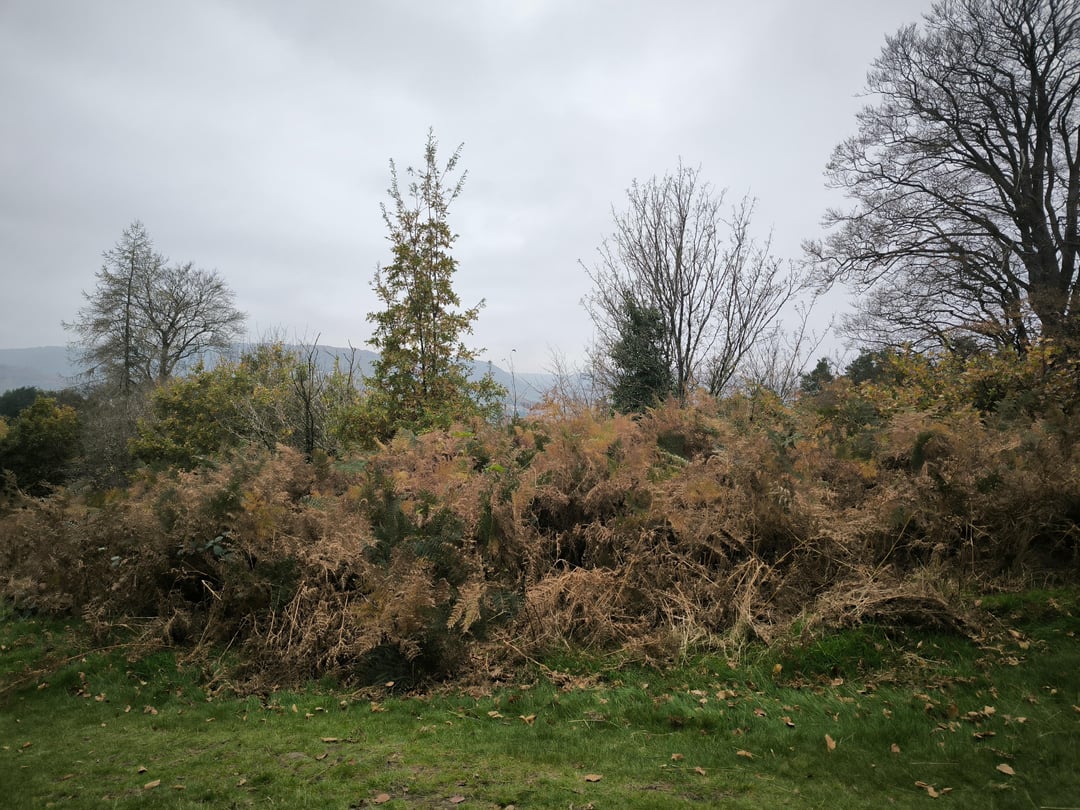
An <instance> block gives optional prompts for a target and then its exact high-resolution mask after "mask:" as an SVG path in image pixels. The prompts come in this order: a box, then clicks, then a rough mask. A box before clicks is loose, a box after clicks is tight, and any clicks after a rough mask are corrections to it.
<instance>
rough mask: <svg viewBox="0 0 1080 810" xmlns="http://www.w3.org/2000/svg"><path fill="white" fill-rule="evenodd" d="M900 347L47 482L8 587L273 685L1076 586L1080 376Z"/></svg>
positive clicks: (387, 677) (648, 655) (914, 612)
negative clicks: (1002, 587)
mask: <svg viewBox="0 0 1080 810" xmlns="http://www.w3.org/2000/svg"><path fill="white" fill-rule="evenodd" d="M883 362H884V361H883ZM889 362H892V363H895V365H894V366H891V369H892V370H891V371H890V374H889V375H885V376H884V377H882V378H880V379H877V380H868V381H866V382H863V383H860V384H853V383H852V382H851V381H850V380H849V379H846V378H841V379H839V380H836V381H833V382H826V383H823V384H822V385H821V386H820V389H819V390H818V391H817V393H814V394H813V395H812V396H804V397H803V398H802V399H801V400H800V401H799V402H797V403H796V404H794V405H788V404H785V403H783V402H781V401H780V400H779V399H778V398H776V397H775V396H773V395H771V394H769V393H768V392H766V391H757V392H753V393H749V394H743V395H739V396H735V397H731V398H728V399H725V400H722V401H719V402H718V401H714V400H713V399H711V398H709V397H706V396H698V397H692V398H691V399H690V401H688V402H687V403H686V404H685V405H683V406H679V405H677V404H676V403H674V402H671V403H668V404H666V405H663V406H661V407H657V408H655V409H652V410H648V411H646V412H645V413H644V414H641V415H639V416H637V417H630V416H622V415H616V416H611V415H610V414H609V413H608V412H606V411H602V410H597V409H590V408H587V407H572V408H571V407H562V406H560V404H559V403H558V402H551V403H548V405H547V406H546V407H545V408H544V409H541V410H539V411H538V412H537V413H536V414H534V415H533V416H532V417H531V418H529V419H525V420H519V421H516V422H515V423H513V424H511V425H506V426H493V425H491V424H490V423H487V422H483V421H481V420H477V421H475V422H473V423H469V424H456V425H453V426H451V427H450V428H449V429H447V430H433V431H429V432H427V433H423V434H420V435H415V434H413V433H411V432H408V431H398V433H397V435H396V436H395V438H394V439H393V440H391V441H390V442H389V443H387V444H385V445H380V446H377V447H376V448H375V449H372V450H370V451H366V452H363V453H360V454H358V455H356V456H354V457H351V458H348V459H340V460H337V461H334V462H327V461H325V460H324V461H323V462H322V463H315V464H313V463H310V462H308V461H307V460H306V457H305V455H304V454H303V453H301V452H300V451H298V450H294V449H290V448H287V447H284V446H278V447H277V448H276V449H269V448H268V447H266V446H265V445H263V446H262V447H259V446H258V445H257V444H248V445H246V446H243V445H242V446H240V447H239V448H238V449H236V450H233V451H231V454H228V455H220V454H219V455H217V456H216V457H211V458H212V459H216V460H213V461H212V463H208V464H204V466H202V467H200V468H198V469H196V470H193V471H188V472H184V471H178V470H165V471H159V472H151V471H144V472H143V473H142V474H141V475H140V476H138V477H137V478H136V480H135V481H134V482H133V483H132V484H131V486H129V487H128V488H127V489H124V490H112V491H110V492H109V493H107V494H106V495H105V496H98V497H97V498H96V499H95V501H94V504H95V506H94V507H93V508H91V507H89V506H87V505H86V504H85V503H84V502H83V501H81V500H80V499H79V498H77V497H75V496H74V495H72V494H69V493H63V492H60V493H57V494H55V495H53V496H51V497H49V498H47V499H45V500H34V499H29V498H21V499H17V502H16V503H14V504H12V505H11V506H9V508H8V510H7V514H6V515H5V516H4V517H3V518H2V521H3V522H2V524H0V532H2V533H3V536H4V537H5V539H6V542H5V544H4V545H3V547H2V549H0V572H2V575H3V580H2V593H3V595H4V597H5V598H6V599H8V600H9V601H11V602H13V603H14V604H15V605H16V606H17V607H18V608H20V609H24V610H30V609H36V610H42V611H51V612H81V613H83V614H84V615H85V616H87V617H88V618H90V619H91V620H92V621H94V622H95V623H96V624H97V626H100V627H101V628H102V629H108V628H109V627H112V626H115V625H117V624H126V625H128V626H132V627H136V626H137V627H139V628H141V629H142V637H143V639H144V640H146V641H148V642H153V643H165V644H180V645H186V646H188V647H190V649H191V651H192V654H193V655H195V654H209V653H210V652H211V651H212V650H215V649H217V648H218V647H220V646H222V645H227V646H228V647H229V649H230V650H231V651H232V652H233V653H236V654H237V663H236V665H235V666H234V667H233V668H232V669H231V670H230V671H229V672H230V677H232V678H234V679H236V682H237V683H243V684H247V685H248V686H249V687H251V688H259V687H265V686H267V685H271V684H280V683H288V682H297V681H302V680H305V679H308V678H317V677H322V676H333V677H335V678H338V679H340V680H342V681H344V682H350V683H383V682H387V681H395V682H396V683H398V684H402V685H406V684H411V683H416V682H418V681H420V680H423V679H427V678H447V677H460V676H464V675H470V674H474V673H479V674H482V675H487V676H493V675H495V674H497V673H498V672H500V671H502V668H503V667H504V666H505V664H506V662H513V661H521V660H524V659H525V658H526V657H535V656H537V655H540V654H542V653H544V652H545V651H550V650H552V649H555V648H558V647H562V646H563V645H566V644H570V645H584V646H589V647H594V648H597V649H605V650H607V649H611V650H616V649H617V650H621V651H622V652H623V654H625V655H631V656H636V657H638V658H640V659H659V658H664V657H667V656H671V655H674V654H677V653H679V652H681V651H682V650H684V649H686V647H687V646H688V645H700V644H706V645H708V644H716V643H724V639H731V638H732V634H734V636H735V637H740V636H741V637H747V636H755V637H758V638H761V639H764V640H772V639H777V638H784V637H787V636H788V635H789V633H790V630H791V628H792V627H795V626H798V627H801V628H803V629H804V630H807V629H813V628H814V627H815V626H818V625H820V624H821V623H832V624H837V623H838V624H854V623H858V622H861V621H865V620H868V619H874V620H876V621H886V622H887V621H920V622H928V621H929V622H933V623H935V624H938V625H942V626H947V627H950V628H953V629H956V628H961V629H962V628H963V627H965V624H964V620H963V618H962V617H960V616H958V615H956V614H955V612H954V610H953V608H952V607H951V605H950V602H949V600H948V599H947V598H946V597H947V594H946V593H945V592H944V591H943V588H946V587H949V583H950V582H953V583H958V582H961V581H962V580H963V579H964V578H980V579H982V578H988V577H1001V576H1015V575H1017V574H1020V573H1023V572H1027V573H1028V575H1030V574H1031V573H1032V572H1038V573H1040V574H1041V575H1042V576H1046V577H1068V576H1075V574H1076V573H1077V571H1078V569H1080V543H1078V536H1080V535H1078V532H1077V522H1078V519H1080V458H1078V443H1077V441H1076V437H1077V436H1080V414H1077V413H1076V411H1075V409H1074V408H1073V407H1072V406H1071V401H1070V400H1069V399H1068V398H1067V397H1065V396H1064V394H1063V392H1064V391H1066V390H1067V383H1068V381H1069V380H1070V379H1071V377H1070V375H1072V374H1073V368H1072V366H1071V365H1070V364H1068V363H1061V362H1060V361H1059V360H1057V359H1055V358H1053V357H1052V356H1051V357H1040V356H1038V354H1037V352H1034V351H1033V352H1032V353H1031V354H1030V355H1029V356H1028V357H1027V358H1025V359H1024V360H1022V361H1016V362H1014V363H1013V364H1008V363H1005V362H1004V361H1001V360H997V359H993V360H990V361H987V360H986V359H984V358H972V359H970V360H968V361H964V363H963V364H961V365H955V363H957V362H958V361H955V360H951V359H946V360H944V361H940V362H936V363H931V362H926V361H924V360H923V359H919V358H912V357H906V356H902V355H898V356H896V357H895V358H893V360H890V361H889ZM881 379H892V380H894V383H888V382H882V381H881ZM990 390H993V394H992V396H987V397H985V398H983V399H978V401H976V400H977V397H976V396H974V393H975V392H978V391H982V392H986V391H990ZM42 538H49V542H47V543H43V542H42ZM140 617H141V618H140Z"/></svg>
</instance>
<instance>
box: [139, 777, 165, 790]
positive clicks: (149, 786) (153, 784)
mask: <svg viewBox="0 0 1080 810" xmlns="http://www.w3.org/2000/svg"><path fill="white" fill-rule="evenodd" d="M160 784H161V780H160V779H155V780H154V781H153V782H147V783H146V784H145V785H143V790H153V789H154V788H156V787H157V786H158V785H160Z"/></svg>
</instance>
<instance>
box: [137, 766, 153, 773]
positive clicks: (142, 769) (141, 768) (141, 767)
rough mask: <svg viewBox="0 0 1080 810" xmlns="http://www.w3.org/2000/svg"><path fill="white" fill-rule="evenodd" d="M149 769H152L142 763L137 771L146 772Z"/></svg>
mask: <svg viewBox="0 0 1080 810" xmlns="http://www.w3.org/2000/svg"><path fill="white" fill-rule="evenodd" d="M148 770H150V769H149V768H147V767H146V766H145V765H140V766H139V767H138V769H137V770H136V773H146V772H147V771H148Z"/></svg>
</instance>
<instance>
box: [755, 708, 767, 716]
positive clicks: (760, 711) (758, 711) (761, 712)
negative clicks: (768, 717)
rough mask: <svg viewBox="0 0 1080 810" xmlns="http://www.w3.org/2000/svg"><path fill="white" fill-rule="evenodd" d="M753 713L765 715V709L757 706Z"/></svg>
mask: <svg viewBox="0 0 1080 810" xmlns="http://www.w3.org/2000/svg"><path fill="white" fill-rule="evenodd" d="M754 714H756V715H757V716H758V717H764V716H765V710H764V709H762V708H761V707H758V708H756V709H754Z"/></svg>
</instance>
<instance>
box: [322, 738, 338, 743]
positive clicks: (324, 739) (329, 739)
mask: <svg viewBox="0 0 1080 810" xmlns="http://www.w3.org/2000/svg"><path fill="white" fill-rule="evenodd" d="M319 739H320V740H322V741H323V742H324V743H336V742H341V738H340V737H320V738H319Z"/></svg>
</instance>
